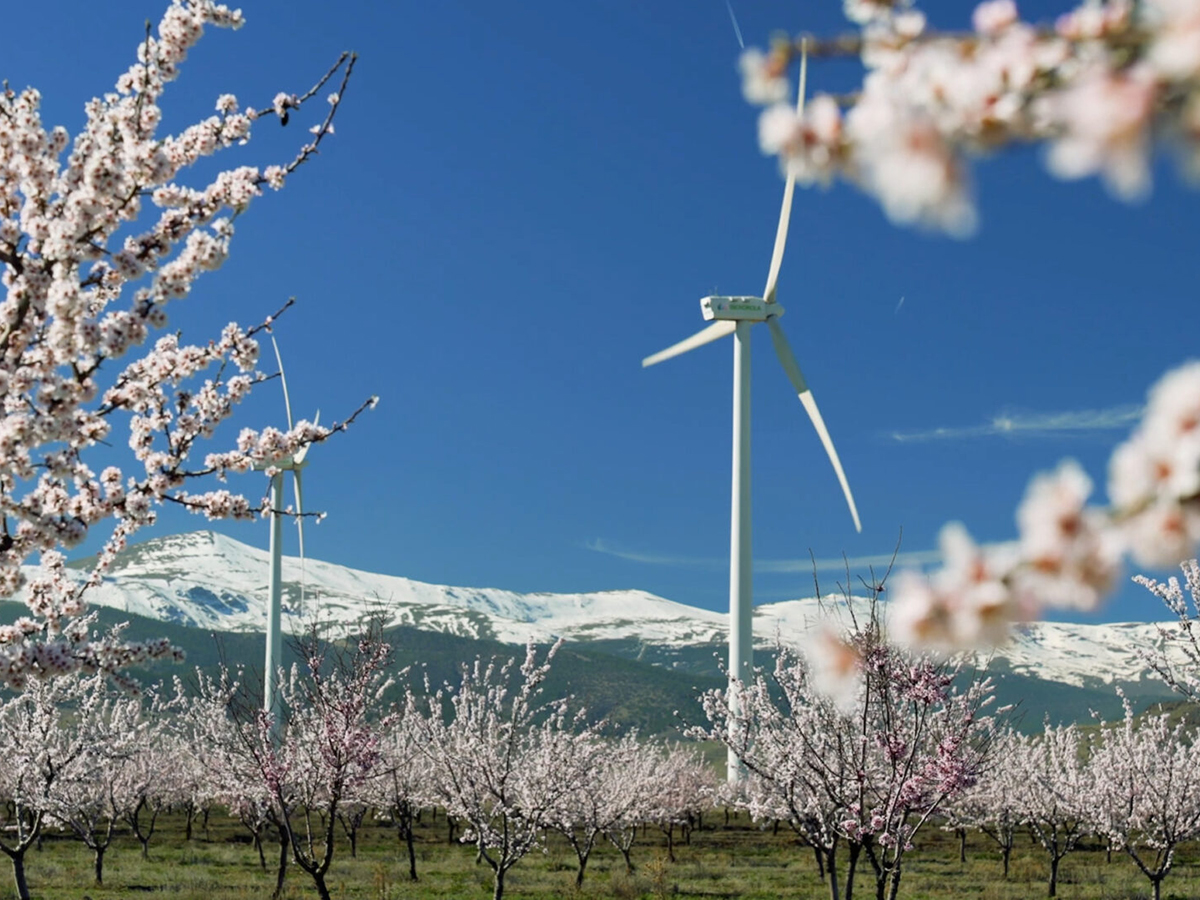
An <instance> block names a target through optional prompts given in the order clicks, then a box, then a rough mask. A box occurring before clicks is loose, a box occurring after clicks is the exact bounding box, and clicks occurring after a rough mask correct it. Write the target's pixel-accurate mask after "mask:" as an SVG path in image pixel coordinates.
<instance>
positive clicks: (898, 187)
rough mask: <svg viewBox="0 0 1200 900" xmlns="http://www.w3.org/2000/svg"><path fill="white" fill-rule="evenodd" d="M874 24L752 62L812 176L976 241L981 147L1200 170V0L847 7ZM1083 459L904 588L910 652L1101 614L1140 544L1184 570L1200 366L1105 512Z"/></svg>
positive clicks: (897, 624)
mask: <svg viewBox="0 0 1200 900" xmlns="http://www.w3.org/2000/svg"><path fill="white" fill-rule="evenodd" d="M844 8H845V13H846V15H847V17H848V18H849V19H850V20H851V21H852V22H854V23H855V24H856V25H857V26H858V28H859V31H858V32H856V33H854V34H853V35H842V36H837V37H834V38H831V39H819V38H813V37H810V36H804V37H800V38H796V39H794V40H793V39H790V38H781V39H779V40H777V41H776V42H775V43H774V44H773V46H772V47H771V48H770V50H769V51H766V52H763V51H761V50H755V49H751V50H747V51H746V52H745V53H744V54H743V56H742V59H741V70H742V76H743V89H744V93H745V95H746V98H747V99H748V100H749V101H750V102H752V103H755V104H759V105H762V106H764V110H763V112H762V114H761V116H760V119H759V142H760V145H761V147H762V149H763V151H764V152H765V153H768V154H772V155H777V156H778V157H779V160H780V165H781V167H782V168H783V170H784V171H785V172H787V173H788V174H789V175H793V176H794V177H795V178H796V180H797V181H799V182H800V183H801V184H805V185H813V184H817V185H822V186H828V185H829V184H831V183H832V182H833V181H835V180H843V181H847V182H849V183H852V184H854V185H856V186H857V187H859V188H860V189H862V190H863V191H865V192H866V193H867V194H869V195H871V196H873V197H874V198H875V199H876V200H878V202H879V203H880V205H881V206H882V207H883V210H884V212H885V213H886V214H887V216H888V217H889V218H890V219H891V220H892V221H893V222H895V223H897V224H902V225H910V224H913V225H918V226H922V227H925V228H929V229H933V230H937V231H942V232H945V233H948V234H951V235H954V236H958V237H965V236H968V235H970V234H972V233H973V232H974V229H975V226H976V224H977V221H978V213H977V210H976V205H975V199H974V196H973V191H972V188H971V178H970V167H971V162H972V160H973V159H975V158H977V157H980V156H983V155H986V154H991V153H994V152H995V151H997V150H998V149H1001V148H1004V147H1006V146H1011V145H1017V144H1036V143H1041V144H1044V145H1045V146H1046V149H1047V153H1046V164H1047V167H1048V168H1049V170H1050V171H1051V173H1052V174H1054V175H1056V176H1058V177H1061V178H1081V177H1085V176H1091V175H1097V176H1099V177H1101V178H1102V179H1103V181H1104V182H1105V184H1106V185H1107V187H1108V188H1109V190H1110V191H1111V192H1112V193H1113V194H1115V195H1116V196H1117V197H1118V198H1120V199H1124V200H1136V199H1138V198H1141V197H1143V196H1145V194H1146V193H1147V192H1148V191H1149V189H1150V161H1151V158H1152V155H1153V151H1154V147H1155V144H1156V143H1165V144H1167V145H1168V146H1170V147H1172V148H1173V149H1174V150H1175V152H1176V154H1177V156H1178V157H1179V160H1180V165H1181V168H1182V169H1183V170H1184V172H1185V174H1187V175H1189V176H1196V175H1200V0H1141V2H1135V0H1085V2H1084V3H1083V4H1082V5H1080V6H1078V7H1077V8H1075V9H1074V10H1072V11H1070V12H1067V13H1066V14H1064V15H1062V16H1060V17H1059V18H1058V19H1057V21H1055V22H1054V23H1053V24H1050V25H1034V24H1030V23H1027V22H1023V21H1022V20H1021V18H1020V16H1019V13H1018V9H1017V5H1016V3H1015V2H1014V0H986V2H983V3H980V4H979V5H978V6H977V7H976V8H975V11H974V15H973V17H972V23H971V24H972V27H971V29H970V30H969V31H966V32H958V33H955V32H938V31H936V30H934V29H932V28H930V27H929V24H928V22H927V21H926V18H925V15H924V14H923V13H922V12H920V11H919V10H918V9H916V8H915V6H914V5H913V3H912V2H911V0H844ZM804 52H806V53H807V54H808V55H809V56H812V57H816V58H820V57H845V56H858V57H860V58H861V60H862V63H863V66H864V68H865V75H864V78H863V82H862V86H861V89H860V90H858V91H857V92H855V93H853V94H852V95H850V96H848V97H841V98H835V97H832V96H830V95H829V94H820V93H818V94H817V95H816V96H815V97H814V98H813V99H812V100H811V101H810V102H809V103H807V104H806V105H805V106H804V107H803V108H802V109H800V110H797V109H796V108H795V107H794V106H792V105H791V103H790V102H789V94H790V86H789V84H788V78H787V70H788V66H789V64H790V63H791V62H792V60H793V59H794V58H796V57H797V56H799V55H800V54H801V53H804ZM1092 489H1093V484H1092V480H1091V479H1090V478H1089V477H1088V475H1087V474H1086V473H1085V472H1084V471H1083V469H1082V468H1081V467H1080V466H1079V464H1078V463H1076V462H1074V461H1071V460H1067V461H1064V462H1063V463H1061V464H1060V465H1059V467H1058V468H1057V469H1056V470H1055V471H1053V472H1050V473H1043V474H1041V475H1038V476H1037V477H1035V478H1034V479H1033V481H1032V482H1031V483H1030V486H1029V488H1028V491H1027V493H1026V496H1025V499H1024V501H1023V502H1022V504H1021V506H1020V508H1019V509H1018V511H1017V526H1018V533H1019V537H1018V540H1017V541H1016V542H1015V543H1013V544H1006V545H1002V546H991V547H982V546H979V545H977V544H976V543H975V542H974V541H973V540H972V538H971V536H970V535H969V534H968V532H967V530H966V529H965V528H964V527H963V526H962V525H959V524H952V525H948V526H947V527H946V528H945V529H944V530H943V532H942V536H941V547H942V554H943V558H944V560H945V566H944V567H943V568H942V569H941V570H940V571H938V572H936V573H935V574H933V575H932V576H926V575H923V574H918V573H913V572H905V573H901V574H900V576H898V577H897V578H896V580H895V584H894V588H893V591H892V598H891V607H892V609H891V613H890V616H889V625H890V628H891V630H892V632H893V635H894V636H895V637H896V638H897V639H899V640H901V641H903V642H906V643H908V644H910V645H912V646H916V647H921V648H925V649H934V650H940V651H945V652H953V651H956V650H961V649H968V648H974V647H983V646H990V645H995V644H997V643H999V642H1002V641H1003V640H1005V639H1006V638H1007V636H1008V633H1009V626H1010V625H1011V624H1012V623H1014V622H1022V621H1027V620H1029V619H1032V618H1034V617H1036V616H1037V615H1039V614H1040V612H1041V611H1042V610H1043V609H1044V608H1045V607H1047V606H1054V607H1060V608H1070V609H1091V608H1093V607H1094V606H1095V605H1096V604H1097V603H1098V602H1099V600H1100V598H1101V597H1102V596H1103V595H1105V594H1106V593H1107V592H1109V591H1110V590H1111V589H1112V588H1113V586H1114V585H1115V584H1116V581H1117V578H1118V575H1119V573H1120V564H1121V561H1122V559H1123V557H1125V556H1126V555H1130V556H1132V557H1133V558H1134V559H1135V560H1136V561H1137V563H1138V564H1140V565H1144V566H1164V565H1171V564H1174V563H1177V562H1180V561H1181V560H1183V559H1185V558H1187V557H1188V556H1190V555H1192V553H1193V552H1194V549H1195V547H1196V545H1197V543H1200V362H1191V363H1188V364H1186V365H1183V366H1181V367H1180V368H1178V369H1175V370H1174V371H1171V372H1168V373H1167V374H1166V375H1165V376H1163V378H1162V379H1161V380H1160V381H1159V383H1158V384H1157V385H1155V386H1154V388H1152V390H1151V391H1150V397H1149V405H1148V407H1147V409H1146V411H1145V414H1144V416H1143V417H1142V419H1141V422H1140V424H1139V425H1138V426H1137V428H1136V429H1135V430H1134V432H1133V434H1132V435H1131V437H1130V438H1129V439H1128V440H1127V441H1126V442H1125V443H1123V444H1121V445H1120V446H1119V447H1118V448H1117V449H1116V451H1115V452H1114V453H1113V456H1112V459H1111V461H1110V464H1109V473H1108V495H1109V503H1108V505H1107V506H1089V505H1088V500H1089V498H1090V497H1091V494H1092Z"/></svg>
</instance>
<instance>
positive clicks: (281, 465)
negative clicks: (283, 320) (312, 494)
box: [261, 335, 321, 733]
mask: <svg viewBox="0 0 1200 900" xmlns="http://www.w3.org/2000/svg"><path fill="white" fill-rule="evenodd" d="M271 345H272V346H273V347H274V348H275V361H276V362H277V363H278V364H279V381H280V383H281V384H282V385H283V405H284V409H285V410H286V411H287V422H288V431H291V430H292V427H293V425H292V401H291V397H289V396H288V387H287V376H286V375H285V374H284V371H283V358H282V357H281V356H280V355H279V344H278V343H276V342H275V336H274V335H271ZM320 418H321V413H320V412H319V411H318V412H317V415H316V419H317V421H320ZM311 446H312V445H311V444H305V445H304V446H303V447H301V448H300V450H299V451H298V452H297V453H296V454H295V455H294V456H290V457H288V458H286V459H282V460H276V461H274V462H272V463H271V464H270V465H269V468H271V469H274V470H275V472H274V474H273V475H272V476H271V491H270V495H271V543H270V552H271V575H270V582H269V594H270V603H269V605H268V607H267V657H266V662H265V663H264V665H263V711H264V712H268V713H271V715H272V721H273V722H274V727H275V729H276V732H277V733H278V729H279V724H280V715H281V713H282V704H281V700H280V695H279V671H280V667H281V666H282V665H283V634H282V629H281V622H280V619H281V618H282V610H283V520H284V517H285V515H286V514H285V513H284V511H283V473H284V472H286V471H289V470H290V471H291V473H292V479H293V481H294V483H295V490H296V515H297V517H298V518H297V519H296V525H297V531H298V533H299V539H300V566H301V572H302V573H303V566H304V499H303V491H302V487H301V478H300V473H301V472H302V471H303V469H304V467H305V466H306V465H308V450H309V447H311ZM261 468H264V469H265V468H268V466H262V467H261ZM300 591H301V594H300V610H303V606H304V577H303V574H301V578H300Z"/></svg>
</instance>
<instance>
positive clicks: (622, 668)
mask: <svg viewBox="0 0 1200 900" xmlns="http://www.w3.org/2000/svg"><path fill="white" fill-rule="evenodd" d="M27 612H28V610H26V609H25V607H24V606H23V605H22V604H19V603H12V602H0V621H12V620H13V619H14V618H16V617H17V616H18V615H24V614H26V613H27ZM97 612H98V621H99V626H98V627H99V628H100V629H101V630H104V629H107V628H108V627H110V626H112V625H115V624H117V623H120V622H126V621H127V622H129V628H128V629H127V631H126V634H127V636H128V637H129V638H130V639H132V640H137V639H142V638H158V637H165V638H167V639H168V640H170V641H171V642H172V643H173V644H175V645H176V646H178V647H180V648H182V649H183V651H184V652H185V653H186V655H187V661H186V662H185V663H184V664H182V665H175V664H172V663H166V662H158V663H154V664H153V665H151V666H149V667H148V668H147V670H146V671H145V672H144V673H143V674H141V675H140V677H142V678H143V679H144V680H146V681H158V680H160V679H163V678H171V677H172V676H174V675H176V674H178V675H181V676H183V677H185V678H186V677H188V676H189V675H190V674H191V672H192V671H193V669H194V668H195V667H199V668H201V669H203V670H206V671H213V670H215V669H216V667H217V665H218V664H219V663H220V662H221V661H222V660H225V661H226V662H228V663H229V664H230V665H244V666H245V667H246V668H247V670H248V671H250V672H251V673H254V674H256V675H257V674H258V673H261V671H262V666H263V649H264V648H263V641H264V639H263V635H262V633H261V632H259V633H244V632H210V631H205V630H202V629H199V628H190V627H187V626H183V625H179V624H175V623H170V622H160V621H157V620H154V619H148V618H145V617H142V616H136V615H132V614H128V613H125V612H120V611H117V610H113V609H107V608H98V610H97ZM386 637H387V640H388V641H389V642H390V643H391V644H392V647H393V649H394V651H395V661H396V667H397V669H400V668H403V667H409V666H411V667H412V672H413V675H412V677H414V678H417V679H420V678H422V677H423V673H425V672H428V675H429V678H430V681H431V682H432V683H433V684H441V683H443V682H445V681H453V680H455V679H456V678H457V673H458V666H459V664H460V663H462V662H464V661H468V660H473V659H475V657H477V656H482V657H493V656H495V657H501V658H509V657H514V656H516V657H520V656H522V655H523V652H524V651H523V650H522V648H520V647H516V646H513V645H511V644H504V643H501V642H499V641H495V640H491V639H474V638H466V637H457V636H455V635H449V634H443V633H441V632H435V631H422V630H419V629H416V628H411V627H398V628H393V629H390V630H388V631H387V633H386ZM541 650H542V652H543V653H544V652H545V647H543V648H541ZM725 653H726V649H725V646H724V645H723V644H703V645H697V646H692V647H682V648H676V647H660V646H655V645H651V644H645V643H642V642H640V641H636V640H598V641H589V642H574V643H567V644H565V645H564V646H563V648H562V649H561V650H560V651H559V654H558V657H557V658H556V660H555V662H554V665H553V666H552V668H551V674H550V677H549V679H548V681H547V685H546V692H547V696H549V697H558V696H564V695H571V696H573V697H574V698H575V701H576V703H578V704H579V705H581V706H583V707H584V708H585V709H586V710H587V711H588V713H589V715H590V716H591V717H594V718H607V719H608V720H609V721H610V722H611V723H612V724H613V726H614V727H615V728H618V729H621V730H624V729H627V728H632V727H636V728H637V729H638V730H639V731H640V732H641V733H642V734H644V735H647V736H650V735H669V736H677V735H678V733H679V728H680V727H681V724H703V723H704V716H703V713H702V711H701V709H700V705H699V703H698V702H697V700H696V697H697V695H698V694H699V693H700V692H701V691H703V690H707V689H710V688H720V687H721V686H722V685H723V684H724V676H723V675H722V673H721V665H720V663H721V659H723V658H724V656H725ZM295 659H296V656H295V653H294V652H293V651H292V650H291V648H290V647H288V646H286V645H285V647H284V664H285V665H290V664H291V663H292V662H293V661H294V660H295ZM755 661H756V662H757V663H758V665H760V666H763V667H765V668H770V667H771V666H772V665H773V664H774V655H773V654H772V653H770V652H763V651H760V652H758V653H757V654H756V657H755ZM989 674H990V675H991V676H992V678H993V680H994V681H995V683H996V703H995V706H996V707H999V706H1005V705H1013V706H1015V707H1016V715H1017V717H1018V725H1019V727H1020V728H1021V729H1022V730H1023V731H1027V732H1036V731H1039V730H1040V729H1041V727H1042V722H1043V720H1044V719H1046V718H1048V719H1049V720H1050V722H1051V723H1052V724H1060V723H1066V722H1081V723H1090V722H1093V721H1095V720H1094V719H1093V717H1092V712H1093V711H1095V712H1096V713H1098V714H1099V716H1100V718H1101V719H1102V720H1105V721H1110V720H1113V719H1118V718H1120V717H1121V715H1122V710H1121V701H1120V698H1119V697H1118V696H1117V693H1116V691H1115V690H1114V686H1113V685H1110V684H1105V683H1104V682H1103V681H1101V680H1100V679H1098V678H1097V679H1093V680H1091V681H1089V683H1087V684H1085V685H1083V686H1072V685H1067V684H1061V683H1059V682H1053V681H1042V680H1040V679H1037V678H1033V677H1030V676H1028V675H1022V674H1018V673H1015V672H1013V671H1011V669H1010V668H1009V667H1008V664H1007V663H1006V662H1005V661H1004V660H995V661H993V663H992V665H991V667H990V669H989ZM1122 688H1123V689H1124V690H1125V692H1126V694H1127V695H1128V696H1129V697H1130V699H1131V700H1132V701H1133V703H1134V707H1135V709H1137V710H1139V711H1140V710H1142V709H1145V708H1147V707H1149V706H1150V705H1151V704H1154V703H1158V702H1163V701H1170V700H1172V699H1174V695H1173V694H1172V693H1171V692H1170V691H1169V690H1168V689H1167V688H1166V686H1165V685H1163V684H1162V683H1161V682H1159V681H1158V680H1157V679H1154V678H1150V677H1146V678H1144V679H1142V680H1141V681H1139V682H1133V683H1127V684H1123V685H1122ZM397 693H399V689H398V691H397Z"/></svg>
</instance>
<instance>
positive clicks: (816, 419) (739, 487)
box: [642, 48, 862, 781]
mask: <svg viewBox="0 0 1200 900" xmlns="http://www.w3.org/2000/svg"><path fill="white" fill-rule="evenodd" d="M802 50H807V48H802ZM807 63H808V59H807V53H805V52H802V55H801V58H800V96H799V99H798V100H797V103H796V109H797V111H802V110H803V109H804V89H805V76H806V72H807ZM794 189H795V177H794V176H793V175H792V174H790V173H789V174H788V177H787V185H786V186H785V187H784V191H783V207H782V209H781V210H780V212H779V225H778V228H777V229H776V232H775V249H774V251H773V252H772V254H771V267H770V269H769V270H768V273H767V286H766V289H765V290H764V291H763V296H762V297H705V298H703V299H702V300H701V301H700V310H701V312H702V314H703V316H704V318H705V319H706V320H708V321H711V322H712V324H711V325H709V326H708V327H706V328H704V329H702V330H701V331H699V332H697V333H696V334H694V335H692V336H691V337H689V338H687V339H685V340H682V341H680V342H679V343H678V344H674V345H672V346H670V347H668V348H667V349H666V350H663V351H661V352H659V353H655V354H654V355H653V356H647V357H646V358H645V359H643V360H642V366H643V367H646V366H653V365H655V364H656V363H660V362H663V361H665V360H668V359H672V358H673V357H676V356H679V355H680V354H682V353H686V352H688V351H689V350H694V349H695V348H697V347H702V346H704V345H705V344H708V343H711V342H712V341H715V340H718V339H720V338H723V337H725V336H727V335H730V334H732V335H733V336H734V344H733V492H732V494H733V495H732V503H731V514H730V541H729V680H730V685H731V687H732V685H733V682H734V680H735V679H736V680H738V681H740V682H741V683H742V684H749V683H750V679H751V677H752V675H753V670H754V656H753V654H754V643H753V609H754V603H753V599H752V595H751V585H752V579H751V565H752V560H751V553H750V327H751V326H752V325H754V324H755V323H757V322H766V323H767V327H768V328H769V329H770V331H771V342H772V343H773V344H774V346H775V354H776V356H778V357H779V362H780V363H781V364H782V365H783V371H784V372H785V373H786V374H787V377H788V380H789V381H791V383H792V387H794V388H795V389H796V394H797V396H798V397H799V398H800V402H801V403H802V404H803V405H804V410H805V412H807V413H808V417H809V419H810V420H811V421H812V424H813V427H814V428H815V429H816V431H817V436H818V437H819V438H820V439H821V444H822V445H823V446H824V448H825V453H826V454H827V455H828V456H829V461H830V462H831V463H832V464H833V470H834V472H835V473H836V474H837V478H838V482H839V483H840V484H841V486H842V493H843V494H845V497H846V503H847V504H848V505H849V507H850V515H851V517H852V518H853V519H854V527H855V530H857V531H860V532H861V531H862V523H861V521H860V520H859V518H858V508H857V507H856V506H855V504H854V495H853V494H851V493H850V484H849V482H847V481H846V473H845V471H844V470H843V469H842V463H841V461H840V460H839V459H838V455H837V450H835V449H834V446H833V440H832V439H831V438H830V436H829V430H828V429H827V428H826V427H825V421H824V419H822V418H821V412H820V410H819V409H817V402H816V400H814V399H813V395H812V391H811V390H809V387H808V382H807V381H805V378H804V374H803V372H801V371H800V364H799V363H798V362H796V357H795V355H794V354H793V353H792V348H791V347H790V346H789V345H788V342H787V338H786V337H785V336H784V334H783V329H782V328H780V326H779V318H780V317H781V316H782V315H783V307H782V306H780V305H779V304H778V303H777V302H776V300H775V285H776V281H777V280H778V278H779V269H780V266H781V265H782V264H783V250H784V246H785V244H786V243H787V231H788V220H789V218H790V216H791V211H792V194H793V191H794ZM730 696H731V700H733V701H734V702H736V698H735V697H734V696H733V694H732V692H731V694H730ZM744 775H745V769H744V767H743V766H742V764H741V761H740V760H739V759H738V758H737V754H736V753H735V752H734V751H733V750H730V751H729V760H728V778H729V780H730V781H737V780H740V779H741V778H743V777H744Z"/></svg>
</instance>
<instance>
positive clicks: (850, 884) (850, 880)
mask: <svg viewBox="0 0 1200 900" xmlns="http://www.w3.org/2000/svg"><path fill="white" fill-rule="evenodd" d="M860 853H862V844H859V843H853V844H851V845H850V861H849V862H847V863H846V900H854V873H855V870H857V869H858V856H859V854H860Z"/></svg>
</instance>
